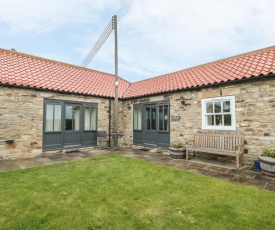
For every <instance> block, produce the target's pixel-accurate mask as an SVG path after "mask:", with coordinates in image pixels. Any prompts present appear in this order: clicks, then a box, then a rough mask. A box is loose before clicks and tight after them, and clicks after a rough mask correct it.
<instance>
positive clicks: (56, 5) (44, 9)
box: [0, 0, 117, 34]
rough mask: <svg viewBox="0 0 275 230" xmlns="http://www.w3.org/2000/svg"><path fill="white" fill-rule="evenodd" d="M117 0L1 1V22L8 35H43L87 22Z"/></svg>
mask: <svg viewBox="0 0 275 230" xmlns="http://www.w3.org/2000/svg"><path fill="white" fill-rule="evenodd" d="M115 3H117V1H116V0H100V1H98V0H77V1H76V0H39V1H37V0H24V1H22V0H2V1H1V7H0V22H1V24H6V25H7V26H8V28H9V32H10V33H12V34H19V33H22V32H32V33H45V32H49V31H52V30H56V29H58V28H60V27H61V26H64V25H71V26H74V25H77V24H81V23H89V22H91V21H96V20H99V19H100V15H101V14H102V12H103V11H104V10H106V9H108V8H110V7H114V6H115Z"/></svg>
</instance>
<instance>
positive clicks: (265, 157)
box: [259, 149, 275, 177]
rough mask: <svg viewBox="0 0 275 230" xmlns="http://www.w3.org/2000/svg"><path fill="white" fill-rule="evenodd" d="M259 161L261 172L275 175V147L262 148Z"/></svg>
mask: <svg viewBox="0 0 275 230" xmlns="http://www.w3.org/2000/svg"><path fill="white" fill-rule="evenodd" d="M259 161H260V165H261V171H262V173H263V174H265V175H267V176H270V177H275V149H263V150H262V155H261V156H259Z"/></svg>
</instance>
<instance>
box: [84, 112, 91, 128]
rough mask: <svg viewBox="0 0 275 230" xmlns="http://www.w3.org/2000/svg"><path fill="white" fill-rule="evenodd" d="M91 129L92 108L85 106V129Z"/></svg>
mask: <svg viewBox="0 0 275 230" xmlns="http://www.w3.org/2000/svg"><path fill="white" fill-rule="evenodd" d="M90 129H91V108H89V107H85V110H84V130H90Z"/></svg>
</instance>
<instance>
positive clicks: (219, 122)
mask: <svg viewBox="0 0 275 230" xmlns="http://www.w3.org/2000/svg"><path fill="white" fill-rule="evenodd" d="M215 122H216V125H222V115H216V116H215Z"/></svg>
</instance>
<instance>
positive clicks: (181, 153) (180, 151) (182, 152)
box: [169, 147, 186, 159]
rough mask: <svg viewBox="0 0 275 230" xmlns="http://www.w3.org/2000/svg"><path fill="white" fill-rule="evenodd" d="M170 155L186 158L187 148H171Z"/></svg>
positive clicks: (175, 157) (176, 157)
mask: <svg viewBox="0 0 275 230" xmlns="http://www.w3.org/2000/svg"><path fill="white" fill-rule="evenodd" d="M169 150H170V157H171V158H174V159H184V158H185V157H186V149H185V147H184V148H171V147H170V148H169Z"/></svg>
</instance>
